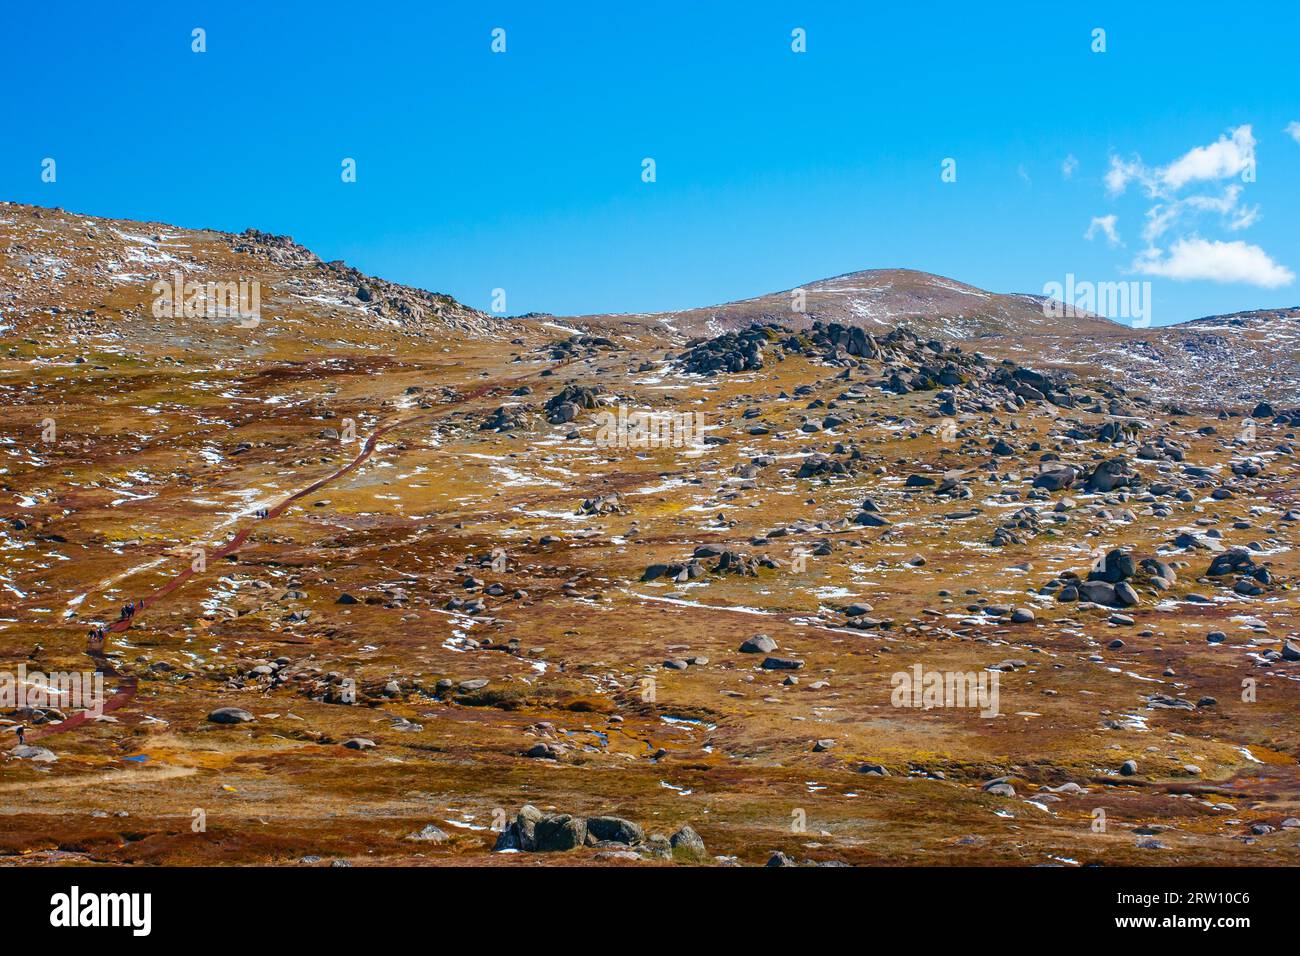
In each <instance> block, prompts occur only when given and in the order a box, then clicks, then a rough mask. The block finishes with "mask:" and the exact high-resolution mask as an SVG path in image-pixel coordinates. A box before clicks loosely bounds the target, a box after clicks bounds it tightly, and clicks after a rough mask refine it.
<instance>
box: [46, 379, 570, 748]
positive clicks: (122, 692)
mask: <svg viewBox="0 0 1300 956" xmlns="http://www.w3.org/2000/svg"><path fill="white" fill-rule="evenodd" d="M561 364H567V363H561ZM531 377H532V376H531V375H528V376H517V377H515V378H510V379H506V380H505V381H503V382H501V381H499V382H489V383H486V384H484V385H481V386H479V387H478V388H475V389H473V390H472V391H470V392H468V393H466V394H465V395H462V396H461V397H460V398H457V399H455V400H453V401H449V402H444V403H442V404H440V405H439V406H438V411H439V412H441V411H444V410H446V409H448V408H454V407H456V406H458V405H463V404H465V403H466V402H472V401H474V400H475V399H478V398H482V397H483V396H484V395H487V394H489V393H490V392H492V391H494V390H499V389H502V388H508V387H509V386H510V385H512V384H514V383H516V382H519V381H522V380H523V379H525V378H531ZM434 417H436V416H435V412H434V411H433V410H428V411H422V412H421V413H419V414H412V415H406V416H402V417H398V418H394V419H392V420H391V421H388V422H384V423H382V424H380V425H379V426H378V427H376V428H375V430H374V431H373V432H371V433H370V437H369V438H367V439H366V441H365V444H364V445H362V446H361V451H360V452H358V453H357V455H356V457H355V458H353V459H352V460H351V461H350V462H348V463H347V464H346V465H344V466H343V467H342V468H340V469H338V470H337V471H335V472H332V473H331V474H328V475H326V476H325V477H323V478H318V479H317V480H316V481H313V482H312V483H311V484H310V485H308V486H307V487H306V488H303V489H301V490H300V491H295V492H294V493H293V494H291V495H290V496H289V497H287V498H285V499H284V500H283V501H281V502H280V503H279V504H278V505H276V506H275V507H273V508H270V509H269V510H268V511H267V513H266V517H265V518H261V519H258V524H254V525H248V526H247V527H245V528H243V529H241V530H239V531H237V532H236V533H235V536H234V537H233V538H231V539H230V540H229V541H228V542H226V543H225V544H224V545H222V546H221V547H220V548H218V549H217V550H216V551H213V552H212V553H211V554H209V555H206V557H205V562H206V560H207V559H211V560H214V561H215V560H219V559H221V558H224V557H227V556H229V555H231V554H234V553H235V552H236V551H238V550H239V549H240V548H241V547H243V545H244V543H245V542H246V541H247V540H248V537H249V535H251V534H252V533H253V530H254V528H256V527H258V525H260V523H261V522H263V521H269V520H271V519H273V518H278V517H280V515H282V514H283V513H284V512H285V509H287V508H288V507H289V506H290V505H292V504H293V503H294V502H296V501H299V500H301V499H302V498H305V497H307V496H308V495H311V494H315V493H316V492H317V491H320V490H321V489H322V488H324V487H326V486H327V485H330V484H333V483H334V482H336V481H338V480H339V479H340V478H343V477H345V476H347V475H349V474H351V473H352V472H354V471H356V470H357V469H358V468H360V467H361V466H362V465H363V464H365V463H366V460H367V459H368V458H370V456H371V455H372V454H374V451H375V448H376V447H377V446H378V444H379V439H381V438H383V437H384V435H386V434H387V433H388V432H390V431H392V430H393V429H395V428H400V427H402V426H404V425H413V424H415V423H417V422H419V421H422V420H424V419H431V418H434ZM199 573H200V572H198V571H195V570H194V565H193V564H192V563H191V564H187V565H186V566H185V568H184V570H182V571H179V572H178V573H177V574H175V575H174V576H173V577H172V579H171V580H170V581H168V582H167V583H166V584H164V585H163V586H162V587H160V588H159V589H158V590H156V591H154V592H153V594H151V595H149V596H148V597H146V598H139V599H137V600H136V606H135V613H134V614H133V615H132V616H131V617H124V618H121V619H120V620H117V621H114V622H113V623H112V624H110V625H108V626H107V627H106V628H105V629H104V630H105V631H113V632H116V633H119V634H121V633H124V632H126V631H128V630H129V629H130V628H131V625H132V624H133V623H134V622H135V621H136V619H137V618H139V616H140V615H141V614H142V613H144V611H145V610H146V609H148V608H150V607H152V606H153V605H154V604H155V603H156V602H157V601H159V600H161V599H162V598H165V597H166V596H167V595H169V594H171V593H172V592H173V591H175V590H177V589H178V588H180V587H182V586H184V584H185V583H186V582H187V581H189V580H190V578H192V577H194V576H195V575H196V574H199ZM86 654H87V655H89V656H90V658H91V659H93V660H94V661H95V665H96V666H95V669H96V670H97V671H99V672H100V673H102V674H103V675H104V676H105V677H111V678H114V679H116V680H120V681H121V682H122V683H121V686H120V687H119V689H118V690H117V692H116V693H114V694H113V696H112V697H110V698H109V699H108V700H106V701H104V705H103V707H102V709H101V710H100V713H101V714H107V713H111V712H112V711H115V710H118V709H119V708H121V707H123V706H125V705H126V704H127V703H129V702H130V701H131V700H133V699H134V698H135V695H136V690H137V687H138V684H139V681H138V680H137V679H136V678H134V677H131V676H128V675H125V674H123V673H121V672H120V671H119V670H117V668H116V667H114V666H113V662H112V661H111V660H109V659H108V657H107V656H106V655H105V654H104V645H103V643H102V642H101V643H99V644H96V643H95V642H88V643H87V646H86ZM94 716H99V715H94ZM91 719H92V715H91V714H89V713H87V712H86V711H84V710H83V711H81V712H80V713H76V714H73V715H72V716H71V717H69V718H68V719H67V720H64V721H63V722H61V723H58V724H53V725H46V726H43V727H39V728H33V729H32V731H31V732H29V733H27V734H26V738H27V740H28V741H34V740H40V739H42V738H44V737H48V736H51V735H52V734H57V733H62V732H63V731H66V730H75V729H76V728H77V727H80V726H82V725H83V724H85V723H87V722H88V721H89V720H91Z"/></svg>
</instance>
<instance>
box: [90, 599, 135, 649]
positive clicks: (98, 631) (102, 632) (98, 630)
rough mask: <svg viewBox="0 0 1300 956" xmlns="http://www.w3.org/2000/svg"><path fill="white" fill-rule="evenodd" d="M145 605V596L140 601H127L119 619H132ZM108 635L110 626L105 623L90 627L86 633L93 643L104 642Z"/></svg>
mask: <svg viewBox="0 0 1300 956" xmlns="http://www.w3.org/2000/svg"><path fill="white" fill-rule="evenodd" d="M143 607H144V598H141V599H140V600H138V601H127V602H126V603H125V604H123V605H122V610H121V611H120V612H119V615H118V620H119V621H129V620H131V618H133V617H135V612H136V611H139V610H141V609H142V608H143ZM107 636H108V628H107V627H105V626H104V625H103V624H95V625H93V626H92V627H91V628H90V630H89V631H88V632H87V633H86V639H87V640H89V641H90V643H91V644H103V643H104V638H106V637H107Z"/></svg>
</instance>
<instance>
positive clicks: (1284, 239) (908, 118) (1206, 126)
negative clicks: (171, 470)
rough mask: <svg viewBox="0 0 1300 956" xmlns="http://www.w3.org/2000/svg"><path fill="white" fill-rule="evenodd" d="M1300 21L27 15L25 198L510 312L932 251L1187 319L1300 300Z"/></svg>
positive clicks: (973, 14)
mask: <svg viewBox="0 0 1300 956" xmlns="http://www.w3.org/2000/svg"><path fill="white" fill-rule="evenodd" d="M1158 7H1160V8H1163V9H1158ZM121 10H130V11H131V12H130V13H124V12H120V11H121ZM994 10H996V13H995V12H992V11H994ZM1298 10H1300V5H1296V4H1286V5H1283V4H1277V5H1273V4H1268V5H1265V4H1256V5H1249V6H1246V7H1242V6H1240V5H1238V6H1232V5H1224V4H1221V3H1213V4H1211V3H1201V2H1189V3H1181V4H1178V5H1173V4H1160V5H1157V4H1133V3H1092V4H1083V3H1051V4H1049V3H1042V2H1036V3H1002V4H997V5H988V4H974V3H972V4H946V3H927V4H914V5H904V4H883V3H864V2H859V3H843V4H838V3H815V4H810V3H768V2H762V0H752V2H747V3H744V4H741V3H725V4H724V3H707V4H706V3H699V2H681V3H677V2H667V0H662V2H656V3H653V4H612V3H601V4H596V3H573V4H561V3H537V2H532V3H509V4H493V3H475V4H455V5H453V4H450V3H436V2H434V3H402V4H397V3H382V2H374V3H352V2H347V3H342V2H334V0H315V2H311V3H299V2H288V0H275V2H265V0H263V2H261V3H257V4H252V3H242V2H223V3H187V2H182V0H169V2H156V3H151V2H136V3H130V4H126V5H121V6H119V5H113V4H102V5H101V4H92V3H90V2H80V3H63V2H59V0H45V2H43V3H40V4H35V3H23V4H7V5H6V6H5V8H4V10H3V11H0V82H3V84H4V89H5V91H6V92H5V95H4V96H3V98H0V122H2V123H3V130H4V147H3V149H0V198H5V199H11V200H16V201H21V202H31V203H39V204H42V205H51V206H53V205H57V206H62V207H64V208H66V209H69V210H72V211H76V212H84V213H90V214H95V215H104V216H116V217H124V218H133V219H154V220H162V221H166V222H172V223H176V224H178V225H182V226H189V227H213V228H219V229H225V230H232V231H238V230H242V229H244V228H245V227H247V226H256V227H257V228H260V229H264V230H268V231H272V232H277V233H286V234H289V235H292V236H293V237H294V238H295V239H297V240H298V241H300V242H303V243H304V244H306V245H308V246H310V247H311V248H312V249H313V250H315V251H316V252H317V253H319V254H320V255H321V256H322V257H323V258H326V259H334V258H342V259H345V260H347V261H348V262H349V263H350V264H352V265H355V266H357V267H358V268H361V269H363V270H365V271H367V272H371V273H374V274H378V275H381V276H384V277H385V278H389V279H393V280H396V281H401V282H407V283H410V284H413V285H418V286H422V287H425V288H430V289H434V290H437V291H444V292H449V293H451V294H452V295H454V296H456V297H457V298H459V299H461V300H462V301H464V302H466V303H469V304H471V305H474V306H478V307H480V308H487V307H488V306H489V305H490V303H491V297H492V290H493V289H495V288H503V289H505V290H506V296H507V308H508V310H509V311H510V312H511V313H520V312H525V311H544V312H553V313H556V314H579V313H590V312H606V311H633V312H635V311H652V310H663V309H673V308H686V307H691V306H695V305H705V304H710V303H715V302H722V301H727V300H730V299H735V298H742V297H747V296H752V295H758V294H762V293H764V292H769V291H774V290H778V289H785V288H789V287H791V286H794V285H798V284H800V283H802V282H807V281H811V280H814V279H817V278H822V277H826V276H831V275H836V274H839V273H843V272H850V271H855V270H858V269H868V268H885V267H907V268H916V269H923V270H926V271H931V272H937V273H940V274H943V275H947V276H951V277H953V278H957V279H961V280H963V281H966V282H970V283H973V284H975V285H978V286H981V287H984V288H988V289H992V290H994V291H999V292H1041V291H1043V288H1044V285H1045V284H1046V283H1049V282H1053V281H1055V282H1064V281H1065V277H1066V275H1067V274H1074V275H1075V276H1076V278H1077V279H1078V280H1080V281H1091V282H1108V281H1130V280H1134V281H1150V282H1151V283H1152V291H1151V303H1152V310H1151V312H1152V318H1153V320H1154V322H1155V323H1156V324H1165V323H1167V322H1172V321H1180V320H1184V319H1188V318H1194V317H1197V316H1201V315H1205V314H1212V313H1218V312H1230V311H1238V310H1243V309H1252V308H1261V307H1268V306H1280V305H1295V304H1300V287H1298V285H1297V280H1296V278H1295V273H1297V272H1300V239H1298V238H1297V229H1296V225H1295V224H1296V223H1297V222H1298V221H1300V189H1297V188H1296V183H1297V178H1298V177H1300V127H1295V128H1294V129H1295V130H1296V132H1295V133H1294V135H1289V134H1288V133H1287V131H1286V130H1287V128H1288V125H1289V124H1291V123H1293V122H1296V121H1300V92H1298V91H1300V83H1297V81H1296V78H1295V64H1296V62H1297V60H1298V59H1300V57H1298V53H1300V12H1298ZM195 27H202V28H203V29H205V30H206V38H207V52H205V53H194V52H192V50H191V31H192V29H193V28H195ZM497 27H500V28H503V29H505V31H506V52H505V53H504V54H494V53H493V52H492V51H491V49H490V44H491V31H492V30H493V29H494V28H497ZM795 28H803V29H804V30H805V31H806V36H807V51H806V52H804V53H795V52H793V51H792V49H791V31H792V30H793V29H795ZM1095 28H1102V29H1104V30H1105V31H1106V35H1105V42H1106V51H1105V52H1104V53H1094V52H1093V51H1092V49H1091V48H1092V45H1093V42H1094V41H1093V36H1092V31H1093V30H1094V29H1095ZM1221 140H1222V142H1221ZM1198 147H1200V148H1202V149H1201V150H1200V151H1198V152H1193V151H1194V150H1197V148H1198ZM1189 154H1190V155H1189ZM46 157H51V158H54V159H55V160H56V163H57V180H56V182H54V183H46V182H42V181H41V169H42V167H41V163H42V160H43V159H45V158H46ZM345 157H351V158H354V159H355V160H356V164H357V181H356V182H355V183H344V182H342V181H341V176H340V170H341V163H342V160H343V159H344V158H345ZM646 157H651V158H653V159H654V160H655V164H656V170H655V172H656V181H655V182H653V183H646V182H643V181H642V160H643V159H644V158H646ZM946 158H952V159H955V160H956V172H957V176H956V181H955V182H944V181H942V177H941V170H942V162H943V160H944V159H946ZM1067 164H1068V165H1069V166H1070V170H1069V172H1068V174H1067V171H1066V169H1065V166H1066V165H1067ZM1119 186H1122V187H1123V191H1122V192H1120V191H1119V189H1118V188H1117V187H1119ZM1111 216H1114V217H1115V218H1114V219H1113V220H1111V219H1109V217H1111ZM1094 220H1098V222H1097V223H1096V224H1094ZM1090 229H1091V238H1090V239H1089V238H1085V235H1086V234H1088V233H1089V231H1090ZM1111 231H1113V236H1108V232H1111ZM1144 232H1145V234H1144Z"/></svg>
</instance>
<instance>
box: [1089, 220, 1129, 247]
mask: <svg viewBox="0 0 1300 956" xmlns="http://www.w3.org/2000/svg"><path fill="white" fill-rule="evenodd" d="M1118 218H1119V217H1118V216H1116V215H1114V214H1113V213H1112V214H1111V215H1109V216H1093V217H1092V222H1090V223H1088V231H1087V232H1085V233H1084V234H1083V238H1085V239H1088V240H1091V239H1092V238H1093V237H1094V236H1095V235H1097V233H1098V232H1100V233H1101V234H1102V235H1103V236H1105V237H1106V243H1107V245H1110V246H1112V247H1113V246H1122V245H1124V243H1123V242H1121V241H1120V238H1119V233H1118V232H1117V231H1116V230H1115V223H1116V221H1117V220H1118Z"/></svg>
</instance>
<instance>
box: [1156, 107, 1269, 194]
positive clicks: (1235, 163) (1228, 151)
mask: <svg viewBox="0 0 1300 956" xmlns="http://www.w3.org/2000/svg"><path fill="white" fill-rule="evenodd" d="M1254 166H1255V136H1254V134H1253V133H1252V132H1251V128H1250V124H1249V123H1247V124H1246V125H1245V126H1238V127H1237V128H1236V129H1234V130H1232V136H1231V138H1229V137H1228V136H1220V137H1219V139H1218V141H1217V142H1214V143H1211V144H1210V145H1209V146H1197V147H1196V148H1195V149H1192V150H1189V151H1188V152H1186V153H1184V154H1183V155H1182V156H1181V157H1179V158H1178V159H1176V160H1174V161H1173V162H1172V163H1170V164H1169V165H1168V166H1166V167H1164V168H1163V169H1161V170H1159V172H1158V175H1159V177H1160V180H1161V182H1163V183H1164V184H1165V185H1166V186H1168V187H1169V188H1170V189H1182V188H1183V187H1184V186H1186V185H1187V184H1188V183H1191V182H1197V181H1200V180H1206V179H1231V178H1232V177H1234V176H1240V175H1241V174H1242V173H1243V172H1245V171H1246V170H1248V169H1253V168H1254Z"/></svg>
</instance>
